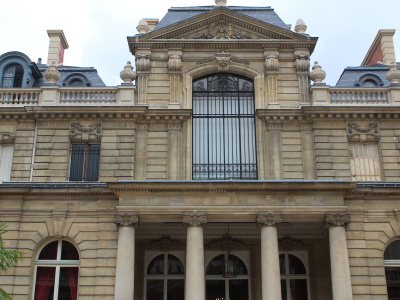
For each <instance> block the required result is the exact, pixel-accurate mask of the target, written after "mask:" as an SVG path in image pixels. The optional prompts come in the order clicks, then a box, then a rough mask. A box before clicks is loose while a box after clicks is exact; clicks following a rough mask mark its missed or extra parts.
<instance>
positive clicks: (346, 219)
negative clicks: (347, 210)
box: [325, 214, 351, 226]
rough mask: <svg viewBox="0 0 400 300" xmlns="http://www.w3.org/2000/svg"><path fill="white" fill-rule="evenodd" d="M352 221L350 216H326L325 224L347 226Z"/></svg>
mask: <svg viewBox="0 0 400 300" xmlns="http://www.w3.org/2000/svg"><path fill="white" fill-rule="evenodd" d="M350 221H351V218H350V215H349V214H329V215H326V216H325V222H326V223H327V224H328V225H330V226H346V225H348V224H349V223H350Z"/></svg>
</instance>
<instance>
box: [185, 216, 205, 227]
mask: <svg viewBox="0 0 400 300" xmlns="http://www.w3.org/2000/svg"><path fill="white" fill-rule="evenodd" d="M183 224H184V225H186V226H200V227H204V226H206V225H207V216H198V215H191V216H189V215H188V216H183Z"/></svg>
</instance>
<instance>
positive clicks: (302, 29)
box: [294, 19, 307, 33]
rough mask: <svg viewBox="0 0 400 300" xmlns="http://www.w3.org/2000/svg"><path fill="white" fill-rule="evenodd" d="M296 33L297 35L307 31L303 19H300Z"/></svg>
mask: <svg viewBox="0 0 400 300" xmlns="http://www.w3.org/2000/svg"><path fill="white" fill-rule="evenodd" d="M294 31H295V32H297V33H305V32H306V31H307V25H306V23H305V22H304V21H303V20H302V19H298V20H297V22H296V25H295V26H294Z"/></svg>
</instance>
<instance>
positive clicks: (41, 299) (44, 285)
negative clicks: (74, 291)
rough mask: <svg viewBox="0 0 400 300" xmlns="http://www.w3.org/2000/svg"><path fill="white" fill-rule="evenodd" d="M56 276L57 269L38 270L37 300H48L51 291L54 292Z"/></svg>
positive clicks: (44, 268) (42, 268) (43, 268)
mask: <svg viewBox="0 0 400 300" xmlns="http://www.w3.org/2000/svg"><path fill="white" fill-rule="evenodd" d="M55 274H56V268H55V267H38V268H37V274H36V288H35V291H36V292H35V300H47V299H48V297H49V294H50V291H54V278H55ZM50 299H53V297H51V298H50ZM75 299H76V298H75Z"/></svg>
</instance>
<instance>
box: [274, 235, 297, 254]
mask: <svg viewBox="0 0 400 300" xmlns="http://www.w3.org/2000/svg"><path fill="white" fill-rule="evenodd" d="M301 245H302V242H301V241H300V240H298V239H292V238H289V237H285V238H283V239H279V240H278V248H279V250H280V251H293V249H295V248H297V247H298V246H301Z"/></svg>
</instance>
